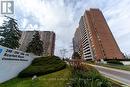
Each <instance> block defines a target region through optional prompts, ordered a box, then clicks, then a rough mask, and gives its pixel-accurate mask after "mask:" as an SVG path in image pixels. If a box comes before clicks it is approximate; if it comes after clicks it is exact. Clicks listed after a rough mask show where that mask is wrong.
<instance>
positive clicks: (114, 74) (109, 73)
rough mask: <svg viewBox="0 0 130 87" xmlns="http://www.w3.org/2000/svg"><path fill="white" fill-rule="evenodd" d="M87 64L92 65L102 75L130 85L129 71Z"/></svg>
mask: <svg viewBox="0 0 130 87" xmlns="http://www.w3.org/2000/svg"><path fill="white" fill-rule="evenodd" d="M89 65H91V66H94V67H95V68H96V69H97V70H98V71H99V72H100V73H101V74H103V75H104V76H106V77H108V78H111V79H113V80H116V81H118V82H120V83H123V84H125V85H128V86H130V71H125V70H118V69H113V68H108V67H103V66H98V65H92V64H89Z"/></svg>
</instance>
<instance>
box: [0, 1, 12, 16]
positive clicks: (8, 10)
mask: <svg viewBox="0 0 130 87" xmlns="http://www.w3.org/2000/svg"><path fill="white" fill-rule="evenodd" d="M13 13H14V1H1V14H13Z"/></svg>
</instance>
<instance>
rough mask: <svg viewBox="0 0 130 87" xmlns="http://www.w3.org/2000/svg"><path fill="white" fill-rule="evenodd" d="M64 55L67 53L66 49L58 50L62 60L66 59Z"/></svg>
mask: <svg viewBox="0 0 130 87" xmlns="http://www.w3.org/2000/svg"><path fill="white" fill-rule="evenodd" d="M66 53H68V51H67V49H65V48H63V49H61V50H60V54H61V56H62V58H63V59H64V58H65V57H66Z"/></svg>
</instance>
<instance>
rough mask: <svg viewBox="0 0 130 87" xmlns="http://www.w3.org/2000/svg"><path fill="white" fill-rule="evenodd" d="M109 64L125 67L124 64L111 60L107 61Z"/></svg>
mask: <svg viewBox="0 0 130 87" xmlns="http://www.w3.org/2000/svg"><path fill="white" fill-rule="evenodd" d="M107 63H109V64H117V65H123V63H122V62H120V61H118V60H109V61H107Z"/></svg>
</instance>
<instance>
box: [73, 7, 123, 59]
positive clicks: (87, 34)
mask: <svg viewBox="0 0 130 87" xmlns="http://www.w3.org/2000/svg"><path fill="white" fill-rule="evenodd" d="M73 44H74V51H75V52H80V53H81V55H82V57H83V58H85V59H94V60H100V59H122V58H124V56H123V54H122V52H121V51H120V49H119V47H118V45H117V43H116V41H115V39H114V37H113V35H112V32H111V31H110V29H109V26H108V24H107V22H106V20H105V18H104V16H103V14H102V12H101V11H100V10H99V9H90V10H89V11H88V10H87V11H85V13H84V15H83V16H82V17H81V19H80V22H79V27H78V28H77V30H76V32H75V35H74V38H73Z"/></svg>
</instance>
